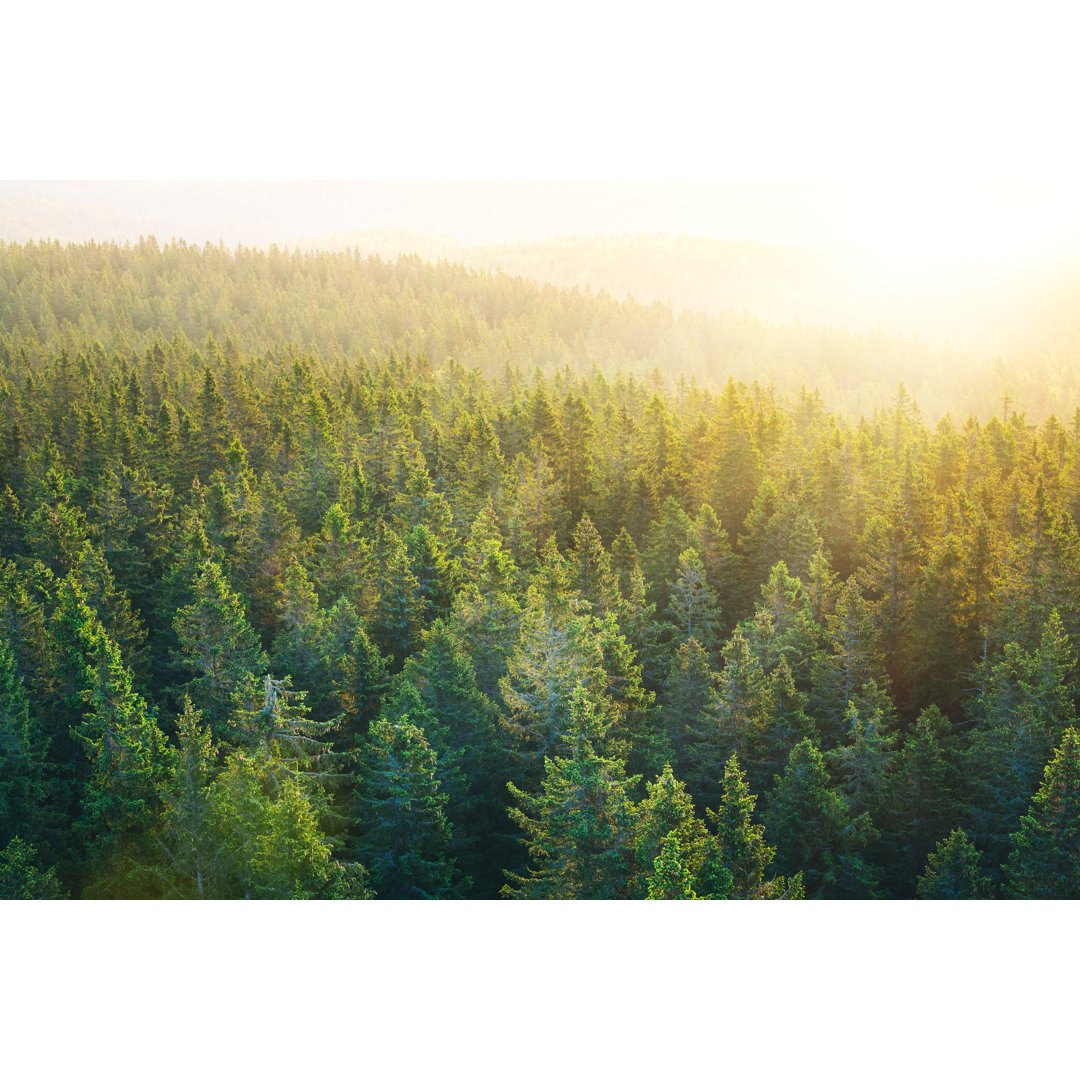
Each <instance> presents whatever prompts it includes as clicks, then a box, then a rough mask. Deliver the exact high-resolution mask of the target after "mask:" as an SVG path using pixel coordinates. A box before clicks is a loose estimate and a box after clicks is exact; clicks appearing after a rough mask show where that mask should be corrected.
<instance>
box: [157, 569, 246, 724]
mask: <svg viewBox="0 0 1080 1080" xmlns="http://www.w3.org/2000/svg"><path fill="white" fill-rule="evenodd" d="M173 625H174V627H175V629H176V636H177V639H178V641H179V649H178V652H177V654H176V659H177V661H178V663H179V664H181V665H182V666H183V667H185V668H187V669H189V670H191V671H194V672H197V674H196V676H195V677H194V678H193V679H191V680H190V681H189V682H188V683H186V684H185V686H184V691H185V692H186V693H187V694H188V695H189V696H190V697H191V699H192V701H193V702H194V704H195V705H196V706H197V707H198V708H200V709H201V710H202V711H203V713H204V715H205V716H206V719H207V720H208V721H209V723H210V727H211V730H212V731H214V732H216V733H218V734H219V735H220V734H221V733H222V732H223V731H224V730H225V724H226V722H227V720H228V718H229V715H230V712H231V708H232V697H233V695H234V694H235V693H236V692H237V690H239V689H240V687H241V686H242V685H243V684H244V682H245V681H246V680H247V679H249V678H250V677H252V676H254V675H256V674H258V673H259V672H260V671H265V670H266V663H267V660H266V654H265V653H264V652H263V650H262V647H261V646H260V645H259V640H258V638H257V637H256V635H255V632H254V631H253V630H252V629H251V626H250V624H249V623H248V621H247V615H246V613H245V611H244V605H243V602H242V601H241V599H240V597H239V596H238V595H237V594H236V593H235V592H234V591H233V590H232V588H231V587H230V585H229V583H228V581H227V580H226V578H225V575H224V574H223V573H222V570H221V567H220V566H218V564H217V563H215V562H213V561H211V560H207V561H206V562H204V563H203V565H202V567H201V568H200V570H199V572H198V574H197V576H196V577H195V580H194V582H193V583H192V602H191V603H190V604H188V605H187V606H186V607H183V608H181V609H180V610H179V611H178V612H177V613H176V618H175V620H174V621H173Z"/></svg>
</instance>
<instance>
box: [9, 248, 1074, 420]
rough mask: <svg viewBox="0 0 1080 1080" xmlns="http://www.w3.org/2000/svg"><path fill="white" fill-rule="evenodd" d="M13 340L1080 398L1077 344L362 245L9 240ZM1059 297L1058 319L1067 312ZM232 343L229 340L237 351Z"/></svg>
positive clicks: (666, 381)
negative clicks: (961, 331)
mask: <svg viewBox="0 0 1080 1080" xmlns="http://www.w3.org/2000/svg"><path fill="white" fill-rule="evenodd" d="M0 286H2V287H3V291H2V292H0V334H2V335H3V339H2V340H3V341H4V342H5V343H6V347H7V348H8V349H9V350H10V349H11V348H17V347H19V346H21V345H23V344H25V345H26V346H27V347H28V348H30V349H31V350H33V349H35V348H42V347H44V348H45V349H46V351H48V349H51V348H55V347H58V346H64V347H67V348H68V349H69V350H71V349H73V348H75V347H77V345H78V343H79V342H80V341H82V340H84V339H85V338H90V339H92V340H98V341H100V342H101V343H102V344H103V345H106V346H110V347H113V346H115V347H116V348H118V349H121V350H133V351H140V350H141V349H144V348H145V347H146V346H147V345H148V344H149V343H150V342H151V341H152V340H153V339H154V338H155V337H163V338H165V339H166V340H171V339H172V338H173V337H174V336H175V335H176V334H178V333H179V334H182V335H184V336H185V337H187V338H188V339H189V340H191V341H199V340H201V339H202V338H204V337H205V336H206V334H208V333H212V334H214V335H215V336H216V337H217V338H218V339H219V340H220V341H221V342H222V344H223V347H226V348H229V347H232V346H235V347H236V348H237V349H240V350H241V351H244V352H252V351H255V352H258V351H264V350H267V349H272V348H278V347H280V346H281V345H282V344H284V343H286V342H290V343H292V344H295V345H297V346H300V347H303V348H309V349H310V348H314V349H317V350H318V351H319V353H320V355H322V356H324V357H334V356H337V355H351V354H354V353H357V352H362V353H368V352H373V351H374V352H386V351H388V350H389V349H391V348H394V349H398V350H408V351H411V352H413V353H415V354H424V355H426V356H428V357H430V358H433V359H436V358H444V357H446V356H453V357H454V358H455V359H456V360H458V361H459V362H461V363H462V364H464V365H465V366H467V367H475V368H477V369H479V370H480V371H482V372H484V373H485V374H488V375H495V374H498V373H500V372H501V371H502V370H503V369H504V368H506V367H507V366H510V367H515V368H521V369H523V370H530V371H531V370H532V369H533V368H540V369H541V370H542V371H546V372H550V371H553V370H555V369H556V368H559V367H562V366H565V365H568V366H570V368H571V369H572V370H575V371H579V372H581V371H590V370H591V369H592V368H593V367H598V368H599V369H600V370H602V371H604V372H605V373H607V374H609V375H613V374H615V373H618V372H625V373H627V374H635V375H638V376H648V377H650V378H653V379H655V380H657V384H658V385H666V386H667V387H668V388H669V389H671V388H672V387H673V386H674V385H675V384H676V383H677V382H678V380H679V379H680V378H683V379H687V380H694V381H696V382H697V383H698V384H699V385H700V386H702V387H703V388H708V389H712V390H718V389H720V388H721V387H722V386H723V385H724V383H725V382H726V380H727V379H728V378H729V377H734V378H735V379H738V380H741V381H745V382H748V383H750V382H760V383H762V384H767V385H770V386H773V387H775V388H776V390H777V391H778V392H780V393H783V394H788V395H791V394H796V393H798V392H799V391H800V390H801V389H803V388H806V389H809V390H813V391H814V392H816V393H818V394H820V395H821V397H822V400H823V401H825V402H826V404H827V405H828V407H829V408H831V409H834V410H837V411H839V412H842V413H844V414H845V415H846V416H847V417H848V418H849V419H856V418H858V417H859V416H862V415H868V414H870V413H872V412H873V411H874V410H875V409H877V408H882V407H886V406H887V405H888V403H889V402H890V401H891V400H892V398H893V395H894V394H895V393H896V388H897V385H898V384H899V383H901V382H902V383H904V385H905V387H906V388H907V390H908V391H909V392H910V393H911V395H912V396H913V397H914V399H915V400H916V401H917V402H918V403H919V406H920V408H921V409H922V411H923V414H924V415H925V416H927V417H928V418H929V419H931V420H936V419H938V418H939V417H940V416H942V415H944V414H945V413H946V412H949V411H950V410H951V411H953V412H954V413H955V414H958V415H966V414H968V413H971V414H972V415H976V416H979V417H980V418H982V419H987V418H989V417H990V416H991V415H994V414H995V413H998V412H1000V411H1001V407H1002V399H1003V398H1004V397H1005V396H1006V395H1007V396H1008V398H1009V399H1010V401H1011V402H1012V405H1013V407H1016V408H1018V409H1020V410H1021V411H1023V412H1025V413H1027V415H1029V416H1030V417H1032V418H1035V419H1038V420H1043V419H1045V418H1046V417H1047V416H1049V415H1050V413H1051V412H1056V413H1057V414H1058V415H1069V414H1071V412H1072V411H1073V410H1074V409H1075V408H1076V407H1077V405H1078V404H1080V378H1078V375H1077V370H1076V365H1075V364H1073V363H1072V360H1071V357H1072V352H1071V350H1070V349H1069V348H1062V349H1059V350H1057V351H1056V352H1054V353H1052V354H1048V355H1040V356H1038V357H1036V358H1034V359H1031V360H1029V361H1028V362H1027V363H1025V364H1023V365H1019V366H1018V365H1013V364H1010V365H1009V366H1008V367H1006V365H1005V364H1003V363H1002V362H1001V361H1000V360H997V361H995V362H994V363H993V364H990V365H987V364H986V362H985V358H983V357H977V358H973V357H967V358H966V359H965V358H964V357H961V356H958V355H956V356H954V355H953V354H952V353H951V352H949V351H948V350H945V351H942V350H938V349H931V348H930V347H928V346H927V345H925V344H922V343H920V342H918V341H915V340H912V339H904V338H898V337H895V336H892V335H888V334H885V333H882V332H877V333H873V334H854V333H850V332H848V331H845V330H839V329H831V328H827V327H813V326H801V325H798V324H796V325H791V326H780V325H776V324H773V323H768V322H763V321H761V320H760V319H757V318H754V317H751V316H747V315H743V314H738V315H736V314H726V315H713V316H706V315H703V314H699V313H694V312H684V313H682V314H680V315H675V314H674V313H673V312H672V310H671V309H670V308H669V307H667V306H665V305H662V304H660V303H659V302H652V303H649V304H644V303H639V302H636V301H634V300H632V299H626V300H624V301H622V302H618V301H616V300H614V299H613V298H612V297H611V296H609V295H607V294H605V293H599V294H592V293H591V292H589V291H588V290H586V291H585V292H582V291H581V290H579V289H569V290H567V289H557V288H553V287H552V286H550V285H544V284H537V283H533V282H530V281H527V280H525V279H523V278H512V277H509V276H507V275H504V274H501V273H497V272H492V271H487V270H476V269H466V268H465V267H462V266H460V265H457V264H451V263H448V262H439V263H437V264H429V263H425V262H423V261H422V260H421V259H419V258H417V257H416V256H408V257H402V258H399V259H397V260H396V261H393V262H387V261H384V260H383V259H381V258H379V257H378V256H371V255H363V254H361V253H359V252H356V251H354V252H351V253H339V254H331V253H326V252H313V253H306V254H303V253H299V252H293V253H289V252H284V251H281V250H279V249H277V248H275V247H271V248H270V249H268V250H267V251H256V250H251V249H244V248H237V249H232V250H228V249H225V248H222V247H213V246H203V247H190V246H188V245H185V244H183V243H182V242H181V243H175V244H169V245H167V246H166V247H164V248H159V246H158V244H157V243H156V241H154V240H153V239H152V238H151V239H148V240H144V241H141V242H140V243H139V244H137V245H134V246H119V245H115V244H89V245H83V246H61V245H60V244H58V243H51V244H30V245H19V244H5V243H3V242H0ZM1066 295H1067V290H1066V291H1065V292H1063V293H1062V294H1061V296H1062V299H1061V300H1060V301H1059V307H1058V311H1059V314H1060V313H1061V312H1066V311H1068V305H1067V303H1066V302H1065V299H1064V297H1065V296H1066ZM230 343H231V344H230Z"/></svg>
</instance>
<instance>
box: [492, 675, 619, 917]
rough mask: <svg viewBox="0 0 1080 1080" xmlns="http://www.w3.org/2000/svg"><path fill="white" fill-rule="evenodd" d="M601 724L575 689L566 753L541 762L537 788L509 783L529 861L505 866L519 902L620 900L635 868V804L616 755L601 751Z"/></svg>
mask: <svg viewBox="0 0 1080 1080" xmlns="http://www.w3.org/2000/svg"><path fill="white" fill-rule="evenodd" d="M604 735H605V732H604V724H603V721H602V719H601V717H600V716H599V714H598V713H597V710H596V709H595V708H594V707H593V705H592V703H591V702H590V701H589V699H588V697H587V695H586V694H585V693H584V692H583V691H580V690H579V691H578V692H577V693H575V694H574V698H573V702H572V706H571V710H570V718H569V722H568V726H567V730H566V732H565V734H564V735H563V736H562V741H563V744H564V745H563V755H564V756H561V757H558V758H554V759H553V758H550V757H546V758H545V759H544V773H545V776H544V781H543V784H542V785H541V788H540V791H539V792H538V793H537V794H535V795H529V794H527V793H526V792H524V791H521V790H520V789H519V788H517V787H515V786H514V785H513V784H512V783H511V784H508V785H507V786H508V788H509V790H510V794H511V795H512V796H513V797H514V799H515V800H516V801H517V803H518V805H517V806H512V807H511V808H510V810H509V814H510V818H511V820H512V821H513V822H514V823H515V824H516V825H517V826H518V827H519V828H520V829H521V831H522V832H523V833H524V838H523V842H524V843H525V845H526V848H527V850H528V853H529V858H530V860H531V862H530V865H529V866H528V868H527V869H526V870H525V872H524V873H515V872H511V871H507V875H506V876H507V878H508V879H509V884H507V885H505V886H504V887H503V890H502V893H503V895H504V896H506V897H508V898H511V899H517V900H611V899H618V898H620V897H624V896H626V894H627V890H628V879H629V876H630V874H631V871H632V859H633V825H634V805H633V803H632V802H631V800H630V796H629V794H628V789H629V787H630V785H631V784H632V783H633V782H634V781H633V780H629V779H627V778H626V777H625V775H624V771H623V767H622V763H621V762H620V761H619V760H618V759H614V758H604V757H601V756H599V754H598V752H597V747H598V746H600V745H601V744H602V743H603V740H604Z"/></svg>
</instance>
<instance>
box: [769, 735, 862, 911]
mask: <svg viewBox="0 0 1080 1080" xmlns="http://www.w3.org/2000/svg"><path fill="white" fill-rule="evenodd" d="M766 801H767V808H766V811H765V815H764V819H765V828H766V829H767V831H768V833H769V835H770V837H771V838H772V839H773V841H774V842H775V844H776V850H777V860H776V861H777V866H778V868H779V869H781V870H783V871H784V872H785V873H786V874H789V875H790V874H795V873H798V872H799V871H801V872H802V874H803V880H804V881H805V883H806V895H807V896H808V897H810V898H811V899H815V900H818V899H823V900H832V899H863V900H865V899H872V898H873V897H874V894H875V892H876V888H877V885H876V874H875V872H874V870H873V868H872V867H870V866H869V865H868V864H867V863H866V860H865V859H864V857H863V854H862V852H863V850H864V849H865V848H866V847H867V846H868V845H869V844H870V843H872V842H873V841H874V840H875V839H876V837H877V833H876V831H875V829H874V827H873V825H872V823H871V821H870V816H869V814H866V813H863V814H860V815H859V816H857V817H855V816H853V815H852V813H851V809H850V807H849V805H848V802H847V800H846V799H845V798H844V796H843V795H841V794H840V793H839V792H838V791H836V790H835V789H834V788H833V787H832V786H831V785H830V783H829V777H828V773H827V771H826V768H825V759H824V757H823V756H822V754H821V751H820V750H818V749H817V747H815V746H814V744H813V743H812V742H811V741H810V740H809V739H803V741H802V742H800V743H799V744H798V746H796V747H795V748H794V749H793V750H792V751H791V757H790V759H789V760H788V764H787V768H786V769H785V770H784V774H783V776H782V777H781V778H780V780H779V781H778V783H777V785H776V787H775V789H774V790H773V791H772V792H771V793H770V794H769V796H768V798H767V800H766Z"/></svg>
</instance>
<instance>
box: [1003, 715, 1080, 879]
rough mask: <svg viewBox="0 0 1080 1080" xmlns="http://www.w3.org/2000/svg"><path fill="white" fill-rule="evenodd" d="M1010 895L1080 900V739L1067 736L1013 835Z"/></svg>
mask: <svg viewBox="0 0 1080 1080" xmlns="http://www.w3.org/2000/svg"><path fill="white" fill-rule="evenodd" d="M1012 844H1013V849H1012V852H1011V853H1010V855H1009V858H1008V860H1007V861H1006V863H1005V867H1004V870H1005V890H1004V891H1005V895H1007V896H1010V897H1014V898H1016V899H1022V900H1075V899H1076V898H1078V897H1080V735H1078V734H1077V732H1076V728H1074V727H1070V728H1067V729H1066V731H1065V735H1064V737H1063V738H1062V740H1061V745H1060V746H1059V747H1058V748H1057V749H1056V750H1055V751H1054V756H1053V757H1052V758H1051V759H1050V763H1049V764H1048V765H1047V766H1046V770H1045V772H1044V773H1043V780H1042V783H1041V784H1040V785H1039V790H1038V791H1037V792H1036V793H1035V797H1034V798H1033V799H1032V801H1031V807H1030V810H1029V812H1028V813H1027V814H1025V815H1024V817H1023V818H1022V819H1021V822H1020V830H1019V832H1017V833H1014V834H1013V837H1012Z"/></svg>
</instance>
